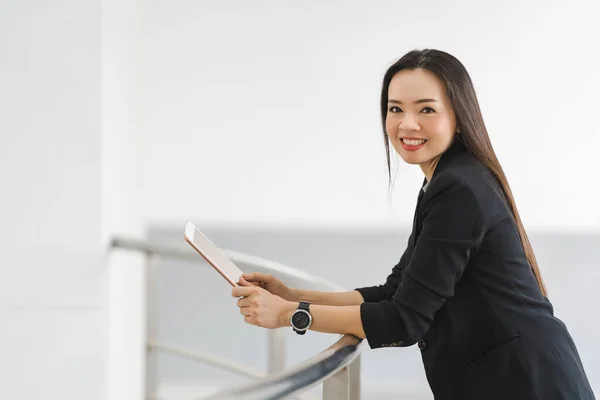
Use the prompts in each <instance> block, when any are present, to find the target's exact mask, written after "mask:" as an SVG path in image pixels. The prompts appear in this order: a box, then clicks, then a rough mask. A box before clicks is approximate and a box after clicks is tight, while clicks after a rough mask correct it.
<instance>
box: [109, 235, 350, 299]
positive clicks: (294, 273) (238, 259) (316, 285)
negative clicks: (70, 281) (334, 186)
mask: <svg viewBox="0 0 600 400" xmlns="http://www.w3.org/2000/svg"><path fill="white" fill-rule="evenodd" d="M111 246H112V247H116V248H122V249H129V250H138V251H143V252H146V253H148V254H157V255H160V256H163V257H173V258H179V259H184V260H189V261H192V262H198V261H203V258H202V257H200V255H199V254H198V253H196V252H195V251H194V250H193V249H192V248H191V247H189V246H188V247H186V246H181V245H176V244H165V243H164V242H162V241H161V242H156V241H148V240H139V239H132V238H125V237H115V238H113V239H112V242H111ZM220 250H221V251H222V252H223V253H225V255H226V256H227V257H229V259H230V260H231V261H233V262H234V264H236V265H237V266H238V267H240V269H242V270H243V269H244V267H251V268H253V269H254V270H256V271H258V272H276V273H277V274H278V275H277V277H278V278H280V279H282V280H283V281H294V283H296V284H302V285H303V286H307V287H310V289H312V290H327V291H342V290H344V289H343V288H342V287H341V286H339V285H336V284H334V283H331V282H329V281H327V280H325V279H322V278H318V277H315V276H312V275H310V274H307V273H306V272H303V271H300V270H297V269H295V268H291V267H288V266H286V265H283V264H280V263H277V262H274V261H270V260H266V259H264V258H261V257H257V256H251V255H248V254H244V253H240V252H237V251H234V250H229V249H224V248H220Z"/></svg>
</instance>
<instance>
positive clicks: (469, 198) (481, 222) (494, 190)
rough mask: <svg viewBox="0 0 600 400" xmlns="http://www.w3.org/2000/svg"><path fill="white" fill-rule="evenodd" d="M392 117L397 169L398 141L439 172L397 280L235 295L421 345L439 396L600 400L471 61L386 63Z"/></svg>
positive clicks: (424, 56) (305, 321) (266, 286)
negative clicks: (542, 266) (543, 267)
mask: <svg viewBox="0 0 600 400" xmlns="http://www.w3.org/2000/svg"><path fill="white" fill-rule="evenodd" d="M381 118H382V125H383V129H384V134H383V138H384V140H385V145H386V157H387V162H388V174H389V175H390V171H389V164H390V144H391V146H392V147H393V149H394V150H395V151H396V153H398V154H399V155H400V157H401V158H402V159H403V160H404V161H405V162H407V163H409V164H415V165H419V166H420V168H421V170H422V171H423V174H424V175H425V179H424V182H423V185H422V187H421V188H420V190H419V194H418V197H417V206H416V210H415V215H414V222H413V229H412V233H411V235H410V237H409V239H408V244H407V246H406V248H405V250H404V253H403V255H402V256H401V257H400V260H399V262H398V264H396V265H395V266H394V267H393V268H392V272H391V274H390V275H389V276H388V277H387V279H386V281H385V283H384V284H382V285H379V286H372V287H359V288H357V289H355V290H354V291H349V292H342V293H324V292H315V291H306V290H296V289H291V288H288V287H286V286H285V285H284V284H282V283H281V282H280V281H279V280H278V279H276V278H275V277H273V276H271V275H263V274H247V275H244V277H243V279H241V280H240V284H241V285H242V286H241V287H236V288H234V289H233V292H232V295H233V296H234V297H242V298H241V299H240V300H238V306H239V308H240V313H241V314H242V315H243V316H244V319H245V321H246V322H248V323H250V324H253V325H257V326H262V327H266V328H278V327H282V326H291V327H292V328H293V329H294V330H295V331H296V332H297V333H299V334H304V333H305V332H306V331H307V330H315V331H319V332H327V333H345V334H352V335H355V336H357V337H359V338H366V340H367V341H368V343H369V345H370V346H371V348H382V347H406V346H410V345H413V344H415V343H416V344H418V347H419V349H420V350H421V355H422V359H423V364H424V367H425V372H426V375H427V379H428V381H429V385H430V387H431V389H432V391H433V393H434V396H435V398H436V399H441V400H443V399H461V400H463V399H467V400H471V399H472V400H481V399H486V400H506V399H519V400H527V399H531V400H540V399H553V400H559V399H564V400H567V399H579V400H592V399H594V398H595V397H594V393H593V391H592V389H591V387H590V384H589V382H588V379H587V376H586V373H585V372H584V368H583V365H582V363H581V360H580V358H579V353H578V351H577V348H576V346H575V343H574V341H573V339H572V338H571V335H570V333H569V331H568V330H567V328H566V326H565V324H564V323H563V322H562V321H561V320H560V319H559V318H557V317H555V316H554V309H553V306H552V304H551V303H550V301H549V300H548V298H547V293H546V288H545V286H544V283H543V280H542V277H541V274H540V271H539V268H538V264H537V261H536V258H535V255H534V253H533V249H532V247H531V244H530V243H529V239H528V238H527V234H526V232H525V229H524V227H523V224H522V222H521V218H520V217H519V213H518V211H517V207H516V204H515V201H514V198H513V195H512V192H511V190H510V186H509V185H508V181H507V179H506V176H505V175H504V172H503V171H502V167H501V166H500V163H499V161H498V159H497V158H496V155H495V153H494V150H493V148H492V144H491V142H490V139H489V136H488V133H487V130H486V127H485V124H484V122H483V118H482V115H481V111H480V109H479V104H478V102H477V97H476V95H475V89H474V88H473V83H472V82H471V79H470V77H469V74H468V73H467V71H466V69H465V68H464V66H463V65H462V64H461V63H460V61H458V60H457V59H456V58H455V57H454V56H452V55H450V54H448V53H445V52H442V51H439V50H422V51H417V50H415V51H412V52H410V53H408V54H406V55H405V56H403V57H402V58H400V59H399V60H398V61H397V62H396V63H394V64H393V65H392V66H391V67H390V68H389V69H388V71H387V72H386V74H385V75H384V78H383V86H382V91H381ZM390 178H391V177H390ZM390 184H391V179H390ZM367 272H368V271H365V273H367Z"/></svg>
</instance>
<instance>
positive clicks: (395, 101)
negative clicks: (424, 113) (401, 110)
mask: <svg viewBox="0 0 600 400" xmlns="http://www.w3.org/2000/svg"><path fill="white" fill-rule="evenodd" d="M388 103H394V104H402V102H401V101H400V100H394V99H389V100H388ZM419 103H437V100H436V99H419V100H417V101H415V104H419Z"/></svg>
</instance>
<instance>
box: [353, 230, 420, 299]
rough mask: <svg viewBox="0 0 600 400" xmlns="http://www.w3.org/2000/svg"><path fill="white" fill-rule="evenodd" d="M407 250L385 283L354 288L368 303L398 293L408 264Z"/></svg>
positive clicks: (390, 297)
mask: <svg viewBox="0 0 600 400" xmlns="http://www.w3.org/2000/svg"><path fill="white" fill-rule="evenodd" d="M412 235H413V234H412V233H411V235H410V238H409V239H408V240H409V243H410V240H411V238H412ZM407 252H408V250H405V251H404V254H402V257H400V261H399V262H398V264H396V265H395V266H394V268H392V273H391V274H390V275H389V276H388V277H387V279H386V281H385V283H384V284H383V285H377V286H369V287H361V288H356V289H354V290H357V291H358V292H359V293H360V294H361V295H362V297H363V299H364V301H365V302H366V303H377V302H380V301H384V300H391V299H392V296H394V293H396V290H398V286H399V285H400V283H401V282H402V274H403V273H404V268H406V264H407V255H406V253H407Z"/></svg>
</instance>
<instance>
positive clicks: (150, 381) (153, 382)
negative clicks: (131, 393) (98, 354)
mask: <svg viewBox="0 0 600 400" xmlns="http://www.w3.org/2000/svg"><path fill="white" fill-rule="evenodd" d="M157 261H158V256H157V255H155V254H153V253H150V252H148V253H147V254H146V343H145V346H146V399H153V398H156V397H157V396H158V386H159V385H158V383H159V382H158V380H159V377H158V354H157V353H156V351H153V349H152V348H151V347H150V346H149V343H150V342H155V341H156V340H157V339H158V337H157V336H158V323H159V320H158V309H159V308H158V301H159V299H158V277H157V271H156V264H157Z"/></svg>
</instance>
